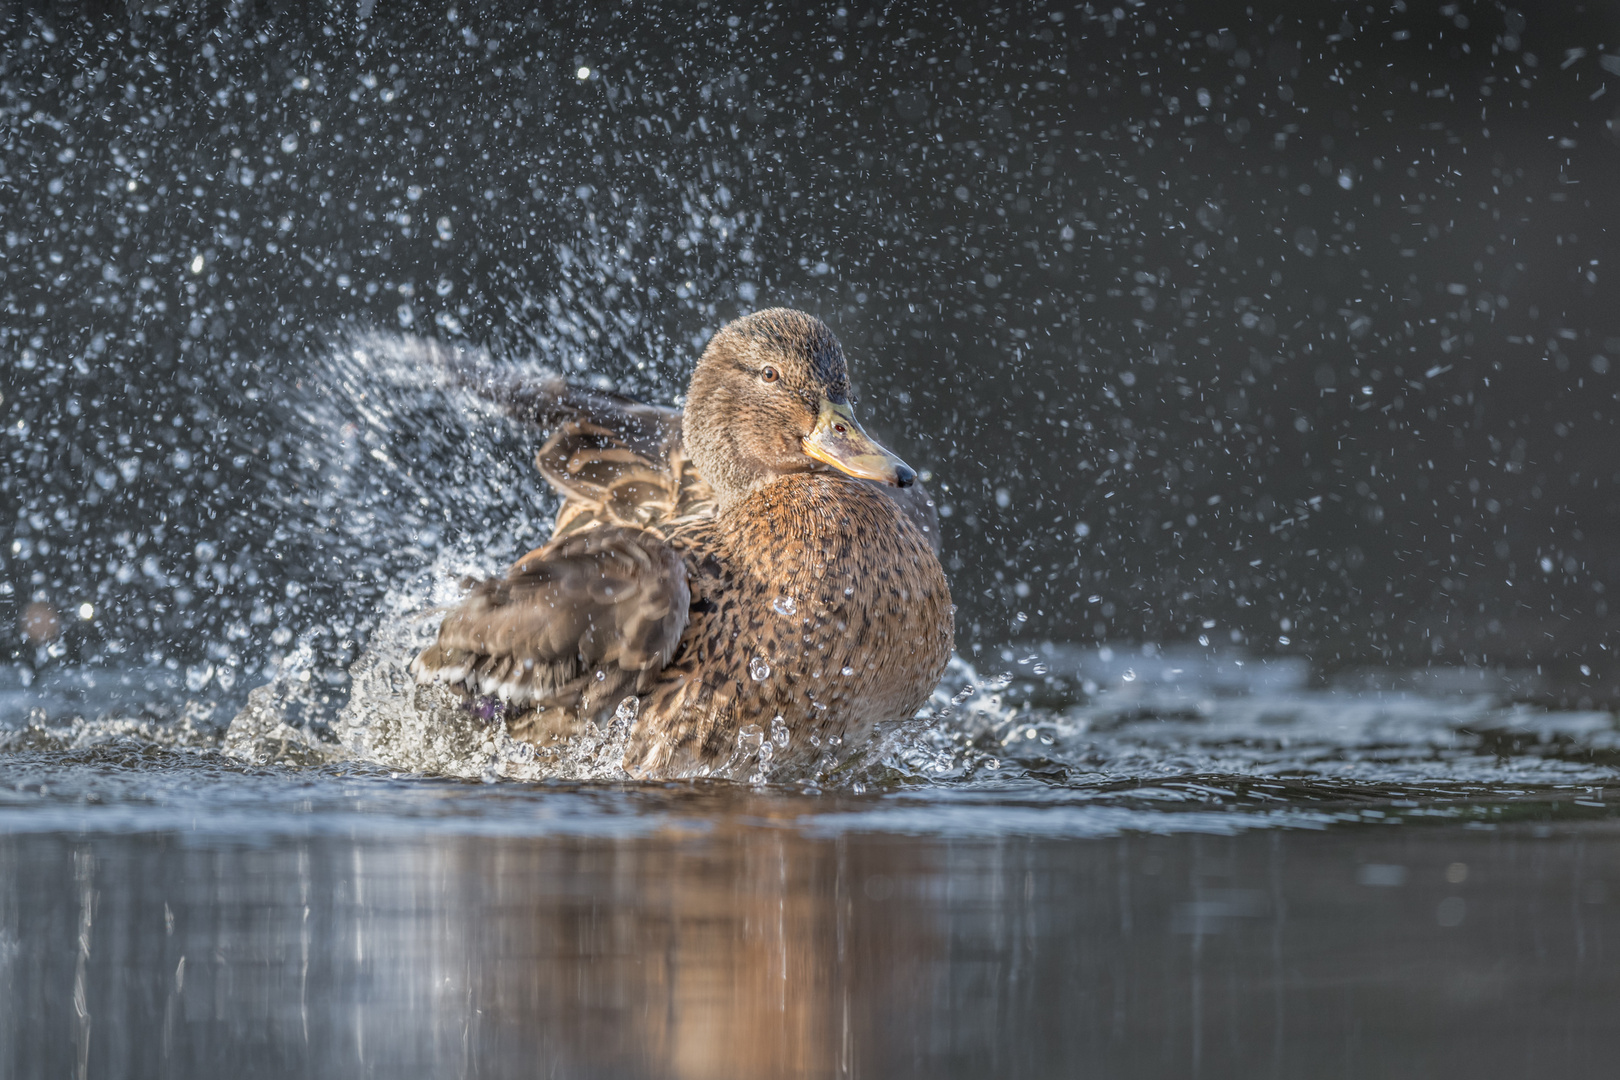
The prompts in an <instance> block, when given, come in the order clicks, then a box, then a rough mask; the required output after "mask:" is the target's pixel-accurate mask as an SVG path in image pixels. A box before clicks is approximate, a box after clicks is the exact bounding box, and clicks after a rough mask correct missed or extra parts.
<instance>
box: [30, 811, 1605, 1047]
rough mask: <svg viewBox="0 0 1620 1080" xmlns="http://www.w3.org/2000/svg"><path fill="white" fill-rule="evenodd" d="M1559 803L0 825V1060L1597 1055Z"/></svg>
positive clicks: (1593, 918)
mask: <svg viewBox="0 0 1620 1080" xmlns="http://www.w3.org/2000/svg"><path fill="white" fill-rule="evenodd" d="M357 820H358V819H357ZM1556 828H1557V831H1556V832H1555V833H1551V832H1550V830H1549V827H1547V826H1534V825H1523V826H1512V827H1504V828H1502V829H1501V830H1499V831H1495V832H1488V831H1478V830H1465V829H1459V828H1455V827H1437V828H1432V829H1431V828H1410V827H1409V828H1402V829H1376V828H1374V829H1366V828H1359V829H1338V830H1332V831H1329V832H1327V833H1325V834H1322V833H1317V834H1304V833H1298V832H1286V831H1270V832H1259V833H1248V834H1243V835H1239V836H1233V837H1209V836H1202V837H1199V836H1177V837H1158V838H1143V837H1135V838H1124V839H1113V840H1098V841H1053V840H1031V839H1016V838H1009V839H1002V840H999V841H993V842H991V841H975V842H969V841H961V840H956V841H933V840H916V839H909V838H905V837H897V836H877V835H863V834H858V833H853V834H844V835H841V836H838V837H835V838H828V839H807V838H805V837H804V836H803V835H802V834H801V833H799V832H796V831H794V830H792V829H784V828H778V827H773V826H770V825H769V823H766V822H762V821H757V820H756V821H752V822H748V821H741V820H738V819H735V818H732V819H722V822H721V824H719V825H718V826H716V827H715V828H714V829H712V830H707V831H705V830H702V829H695V830H692V831H683V830H680V829H674V828H672V829H670V830H668V831H665V832H662V833H656V834H652V835H645V836H640V837H622V838H620V839H617V840H613V841H609V842H603V840H602V839H601V838H595V839H590V838H582V837H572V838H564V837H551V838H547V837H532V838H501V837H474V836H467V835H447V834H444V833H442V832H432V833H429V834H426V835H424V836H423V837H422V838H421V839H419V840H417V841H413V842H404V841H401V840H398V839H388V840H384V839H378V838H372V839H365V838H357V837H356V836H354V835H352V834H351V835H347V836H345V835H342V830H331V831H329V832H328V833H325V834H322V833H316V834H312V835H309V836H306V837H303V838H279V839H275V840H271V841H267V842H264V843H240V842H226V841H222V840H219V839H218V838H215V839H214V840H211V841H208V842H197V841H196V839H195V838H192V839H191V840H189V841H188V839H187V837H186V836H185V835H183V834H156V835H145V836H141V837H137V838H131V837H97V836H93V835H92V836H82V835H81V836H65V835H53V834H39V835H13V836H9V837H7V838H5V839H4V840H0V881H3V882H4V884H3V885H0V1047H3V1049H0V1076H4V1077H34V1076H52V1075H54V1076H64V1075H91V1076H96V1075H124V1074H128V1075H166V1076H183V1077H189V1076H198V1077H202V1076H209V1077H212V1076H217V1075H220V1073H221V1070H223V1069H226V1068H229V1070H230V1072H231V1074H232V1075H233V1076H242V1077H248V1076H278V1077H279V1076H288V1075H309V1076H355V1075H374V1076H394V1075H407V1074H408V1075H432V1076H505V1075H524V1076H533V1075H542V1076H676V1077H774V1076H873V1077H887V1076H907V1075H917V1076H931V1077H932V1076H972V1077H980V1076H990V1075H997V1076H1003V1075H1014V1076H1040V1075H1056V1074H1068V1073H1069V1072H1070V1070H1072V1069H1073V1068H1074V1065H1075V1063H1077V1062H1089V1063H1092V1064H1093V1065H1094V1067H1095V1069H1096V1071H1097V1072H1098V1074H1100V1075H1125V1074H1129V1075H1138V1076H1164V1077H1185V1076H1192V1075H1204V1076H1216V1075H1239V1074H1241V1075H1255V1076H1303V1075H1325V1074H1334V1075H1338V1074H1344V1075H1379V1076H1442V1075H1456V1076H1462V1075H1479V1074H1481V1073H1486V1074H1490V1075H1500V1074H1501V1071H1502V1064H1503V1062H1507V1061H1511V1062H1514V1063H1518V1062H1525V1063H1527V1065H1528V1063H1531V1062H1540V1063H1541V1064H1540V1065H1539V1066H1537V1068H1546V1067H1551V1068H1552V1072H1554V1073H1556V1074H1557V1075H1561V1076H1576V1075H1599V1074H1600V1069H1601V1068H1602V1067H1603V1061H1604V1058H1605V1057H1606V1056H1607V1055H1608V1054H1609V1053H1610V1052H1611V1051H1612V1050H1613V1049H1615V1047H1614V1046H1612V1045H1609V1046H1605V1044H1606V1043H1609V1044H1612V1043H1614V1042H1616V1039H1615V1037H1614V1036H1613V1035H1612V1034H1611V1035H1604V1034H1603V1033H1604V1032H1612V1024H1611V1020H1612V1016H1611V1012H1612V1008H1611V1003H1612V1001H1613V1000H1614V996H1613V995H1614V994H1615V992H1616V991H1617V990H1620V969H1617V967H1616V965H1615V963H1614V961H1615V957H1614V955H1613V954H1611V953H1610V952H1609V949H1610V946H1611V943H1612V942H1613V941H1614V940H1615V939H1616V935H1617V934H1620V920H1617V919H1616V909H1615V906H1614V903H1613V901H1614V899H1615V897H1616V896H1617V895H1620V893H1617V892H1616V890H1617V889H1620V835H1617V834H1616V832H1615V830H1614V828H1613V827H1612V826H1611V825H1608V824H1603V823H1599V824H1588V825H1573V824H1566V825H1562V826H1557V827H1556ZM1533 833H1534V834H1537V835H1535V836H1533V835H1532V834H1533ZM1515 1067H1516V1066H1515ZM400 1070H409V1072H408V1073H402V1072H401V1071H400Z"/></svg>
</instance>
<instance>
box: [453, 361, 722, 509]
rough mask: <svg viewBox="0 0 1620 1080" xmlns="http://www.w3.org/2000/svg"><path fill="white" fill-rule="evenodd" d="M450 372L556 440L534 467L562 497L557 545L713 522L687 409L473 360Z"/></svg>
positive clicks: (712, 502) (710, 495)
mask: <svg viewBox="0 0 1620 1080" xmlns="http://www.w3.org/2000/svg"><path fill="white" fill-rule="evenodd" d="M446 372H447V374H448V375H449V377H450V381H451V382H452V383H454V384H455V385H458V386H462V387H464V388H466V389H468V390H471V391H472V392H473V393H475V394H477V395H478V396H479V397H482V398H484V399H485V400H486V401H489V402H491V403H492V404H494V405H495V406H496V407H497V408H499V409H500V410H501V411H502V412H504V413H506V415H508V416H510V417H512V418H513V419H515V420H519V421H521V422H524V423H528V424H533V425H534V426H536V427H538V428H541V429H542V430H546V431H549V432H550V433H551V434H550V437H549V438H548V439H547V440H546V442H545V444H544V445H542V446H541V447H540V450H539V452H538V453H537V454H536V455H535V465H536V467H538V468H539V470H540V473H541V475H543V476H544V477H545V478H546V480H547V481H548V482H549V483H550V484H551V486H552V487H554V488H556V490H557V492H558V494H560V495H562V497H563V505H562V507H561V508H560V509H559V510H558V511H557V523H556V526H555V529H554V531H553V533H552V536H553V538H555V537H560V536H563V535H566V534H568V533H572V532H578V531H579V530H581V529H585V528H589V527H591V526H593V525H621V526H628V527H643V528H645V527H657V526H659V525H661V524H666V523H668V522H672V521H675V520H678V519H683V518H692V517H704V516H713V514H714V509H715V498H714V489H713V488H711V487H709V485H708V484H707V483H706V482H705V481H704V480H703V479H702V478H701V477H700V476H698V474H697V470H696V469H694V468H692V465H691V462H690V460H689V459H688V458H687V456H686V450H685V447H684V446H683V445H682V442H681V412H680V410H679V409H672V408H668V407H666V406H661V405H648V404H646V403H644V402H640V401H636V400H635V399H634V398H629V397H626V396H624V395H623V394H616V393H613V392H611V391H606V390H595V389H591V388H589V387H583V386H577V385H574V384H572V383H570V382H568V381H567V380H566V379H564V378H563V377H562V376H560V375H542V376H539V377H522V376H515V375H511V374H507V373H504V372H499V371H496V370H494V369H492V368H490V367H489V366H488V365H487V364H484V363H481V362H480V360H479V358H477V357H475V356H474V355H472V354H455V355H453V356H450V355H447V356H446Z"/></svg>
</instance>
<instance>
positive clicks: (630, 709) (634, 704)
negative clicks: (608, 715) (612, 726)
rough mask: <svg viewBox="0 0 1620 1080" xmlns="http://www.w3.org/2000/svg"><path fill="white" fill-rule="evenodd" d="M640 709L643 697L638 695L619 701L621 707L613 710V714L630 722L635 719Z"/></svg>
mask: <svg viewBox="0 0 1620 1080" xmlns="http://www.w3.org/2000/svg"><path fill="white" fill-rule="evenodd" d="M640 711H641V699H640V698H638V697H627V698H625V699H624V700H623V701H621V702H619V707H618V708H617V709H614V710H613V716H614V719H616V720H623V721H624V722H625V723H627V724H628V723H630V722H632V721H634V720H635V718H636V714H637V713H638V712H640Z"/></svg>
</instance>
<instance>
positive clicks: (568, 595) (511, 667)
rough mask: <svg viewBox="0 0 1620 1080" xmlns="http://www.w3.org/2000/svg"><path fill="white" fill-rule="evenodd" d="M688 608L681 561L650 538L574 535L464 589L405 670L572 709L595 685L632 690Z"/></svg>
mask: <svg viewBox="0 0 1620 1080" xmlns="http://www.w3.org/2000/svg"><path fill="white" fill-rule="evenodd" d="M690 604H691V597H690V592H689V589H688V586H687V578H686V564H685V563H684V562H683V561H682V559H681V556H680V555H679V553H677V552H676V551H675V549H674V548H672V547H670V546H669V545H668V544H667V543H665V542H664V541H663V540H662V539H661V538H660V537H658V536H657V535H655V534H653V533H650V532H645V531H642V530H639V529H627V528H620V527H614V526H606V527H602V528H597V529H591V530H588V531H585V532H579V533H574V534H572V535H569V536H565V537H562V538H560V539H558V540H554V541H553V542H551V543H550V544H547V545H546V546H545V547H543V548H539V549H537V550H535V551H532V552H530V553H529V554H528V555H525V556H524V557H523V558H522V559H520V560H518V562H517V563H516V564H514V565H513V567H512V569H511V570H510V571H509V572H508V573H507V575H506V576H505V577H503V578H495V579H491V580H489V581H482V582H478V583H476V584H475V585H473V586H472V591H471V592H470V593H469V594H468V596H467V598H466V599H465V600H463V601H462V602H461V603H460V604H459V605H457V606H456V607H455V608H453V609H452V610H451V611H450V612H449V614H447V615H446V616H445V617H444V622H443V624H442V625H441V626H440V627H439V639H438V641H437V642H435V643H434V644H433V645H432V646H431V647H429V648H427V649H425V650H423V651H422V653H421V654H420V655H418V656H417V657H416V659H415V660H414V661H412V663H411V673H412V674H413V675H414V676H415V677H416V681H417V682H419V683H430V682H435V681H439V682H445V683H449V684H451V685H453V686H460V687H463V688H465V689H466V690H467V691H469V692H471V693H473V694H478V695H484V696H487V697H494V698H499V699H500V700H501V701H504V702H507V703H508V704H511V705H515V706H522V707H525V708H530V707H542V706H554V705H555V706H565V707H567V706H573V705H575V704H577V703H578V702H579V701H580V699H581V696H582V695H583V694H585V693H586V691H588V690H592V689H593V684H594V683H596V682H598V681H602V682H612V683H614V684H615V685H616V686H621V687H623V692H624V693H626V694H628V693H640V692H642V691H644V690H645V689H646V688H647V687H648V686H650V685H651V684H652V680H653V678H654V677H655V676H656V675H657V674H658V672H659V671H661V670H663V668H664V665H666V664H667V663H669V658H670V657H671V656H672V655H673V654H674V652H675V648H676V646H677V645H678V644H679V642H680V640H681V634H682V633H684V632H685V630H686V622H687V618H688V610H689V607H690ZM598 672H600V673H602V678H601V679H600V680H598V679H597V674H596V673H598Z"/></svg>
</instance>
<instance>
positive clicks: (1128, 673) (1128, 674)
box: [1120, 668, 1136, 682]
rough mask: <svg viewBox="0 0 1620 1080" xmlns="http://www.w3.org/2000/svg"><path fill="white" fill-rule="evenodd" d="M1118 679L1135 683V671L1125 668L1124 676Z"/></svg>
mask: <svg viewBox="0 0 1620 1080" xmlns="http://www.w3.org/2000/svg"><path fill="white" fill-rule="evenodd" d="M1120 678H1122V679H1124V680H1125V681H1126V682H1135V681H1136V669H1135V668H1126V669H1125V674H1123V675H1121V676H1120Z"/></svg>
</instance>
